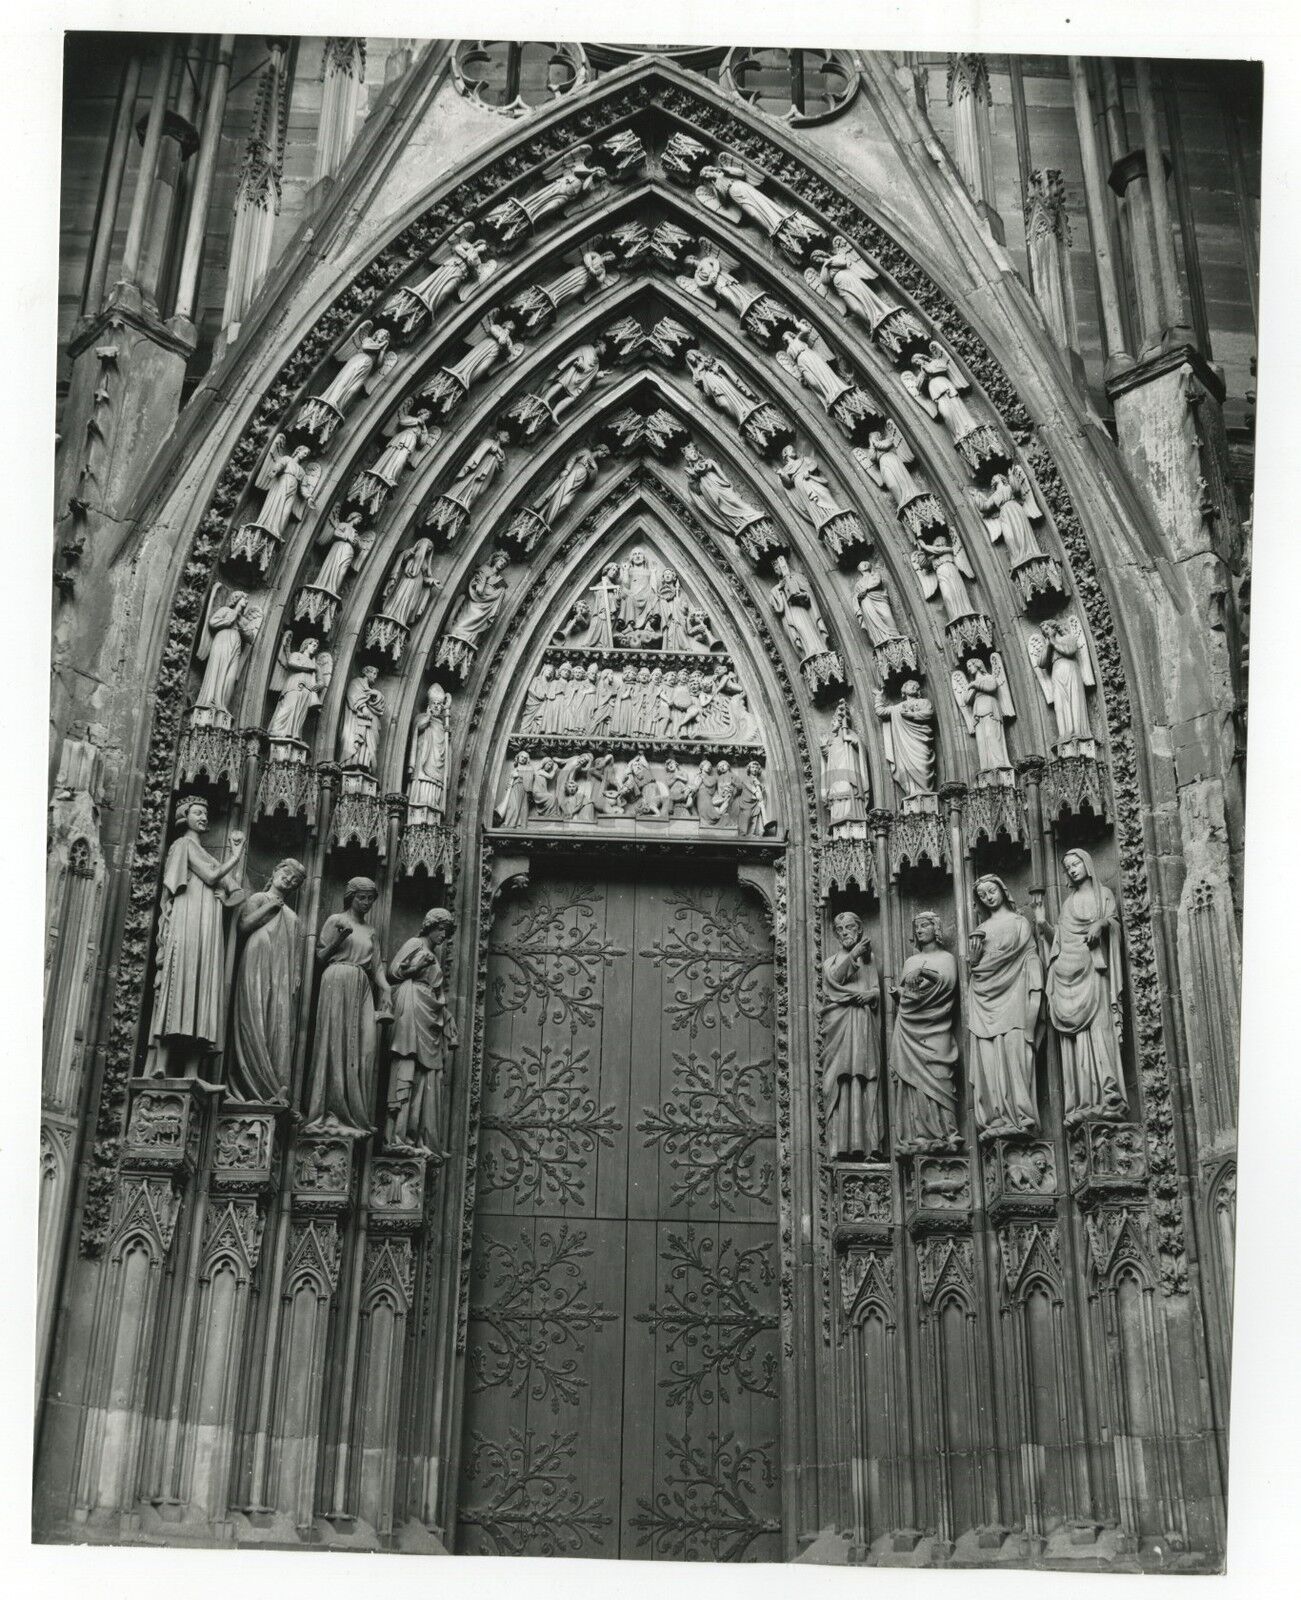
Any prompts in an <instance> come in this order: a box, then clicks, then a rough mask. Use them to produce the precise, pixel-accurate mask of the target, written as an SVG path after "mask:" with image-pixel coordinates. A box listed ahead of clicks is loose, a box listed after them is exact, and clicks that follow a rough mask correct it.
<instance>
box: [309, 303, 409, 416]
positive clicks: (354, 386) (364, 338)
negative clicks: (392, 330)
mask: <svg viewBox="0 0 1301 1600" xmlns="http://www.w3.org/2000/svg"><path fill="white" fill-rule="evenodd" d="M334 359H335V360H336V361H340V362H342V363H343V365H342V367H341V368H340V370H339V373H338V376H337V377H336V378H335V379H334V381H333V383H331V384H330V386H329V388H328V389H326V391H325V392H324V394H321V395H319V396H317V398H318V399H320V400H323V401H324V402H325V404H326V405H327V406H333V407H334V409H335V410H336V411H337V412H339V414H340V415H342V414H343V413H344V412H345V411H347V409H348V407H349V406H350V405H351V404H352V402H353V401H354V400H355V399H356V398H357V396H358V395H359V394H360V393H361V391H362V390H363V389H364V390H365V391H366V393H367V394H373V393H374V392H375V390H376V389H377V388H378V387H379V385H380V383H381V381H382V380H383V379H384V378H386V377H387V376H388V374H389V373H390V372H392V370H393V368H394V367H395V366H396V365H397V360H398V358H397V352H396V351H395V350H390V349H389V331H388V329H387V328H376V327H375V324H374V323H373V322H371V321H369V320H367V321H365V322H363V323H362V324H361V325H360V326H359V327H358V328H357V331H356V332H355V333H354V334H353V335H352V337H351V338H350V339H345V340H344V342H343V344H341V345H340V346H339V348H338V349H337V350H336V351H335V352H334Z"/></svg>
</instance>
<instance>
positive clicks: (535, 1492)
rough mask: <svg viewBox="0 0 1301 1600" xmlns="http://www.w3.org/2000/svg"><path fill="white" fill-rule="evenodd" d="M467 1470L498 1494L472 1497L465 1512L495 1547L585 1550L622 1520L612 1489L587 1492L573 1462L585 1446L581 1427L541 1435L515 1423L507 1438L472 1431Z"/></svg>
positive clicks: (466, 1524) (515, 1551)
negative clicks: (612, 1511)
mask: <svg viewBox="0 0 1301 1600" xmlns="http://www.w3.org/2000/svg"><path fill="white" fill-rule="evenodd" d="M472 1440H473V1443H472V1447H471V1450H470V1453H469V1455H468V1456H467V1458H466V1462H465V1468H464V1472H465V1477H466V1480H467V1481H468V1482H470V1483H473V1484H476V1485H478V1486H480V1487H482V1489H483V1490H484V1491H485V1492H486V1493H487V1494H488V1495H489V1496H490V1498H489V1499H487V1500H486V1501H485V1502H482V1503H480V1504H478V1505H464V1506H462V1507H461V1509H460V1512H459V1513H458V1518H457V1520H458V1521H459V1522H460V1524H461V1526H462V1527H463V1528H469V1529H477V1530H478V1531H479V1533H480V1535H481V1536H482V1537H483V1539H484V1540H485V1542H486V1543H487V1545H488V1546H489V1548H490V1550H491V1553H492V1554H494V1555H508V1556H522V1555H542V1556H570V1555H579V1554H581V1553H582V1551H583V1546H584V1544H586V1543H589V1542H590V1543H593V1544H597V1543H599V1542H600V1539H601V1534H602V1530H604V1529H605V1528H608V1527H609V1526H610V1524H611V1522H612V1521H613V1520H614V1519H613V1518H612V1517H611V1516H610V1515H609V1514H608V1512H606V1510H605V1497H604V1496H603V1495H597V1496H594V1497H592V1498H590V1499H586V1498H584V1496H583V1495H582V1493H581V1492H580V1491H579V1490H578V1489H577V1488H576V1487H575V1485H576V1482H577V1478H576V1475H575V1474H574V1473H573V1472H571V1471H569V1470H568V1465H567V1464H568V1463H569V1462H572V1461H573V1460H574V1457H575V1456H576V1455H577V1452H578V1434H577V1433H576V1432H575V1433H559V1432H557V1433H553V1434H552V1435H551V1436H550V1437H549V1438H538V1437H537V1436H536V1435H535V1434H534V1433H533V1432H532V1431H531V1430H530V1429H527V1428H524V1429H520V1428H511V1429H510V1430H509V1433H508V1434H507V1438H506V1442H505V1443H504V1444H501V1443H498V1442H497V1441H496V1440H494V1439H485V1438H484V1437H483V1436H482V1435H481V1434H477V1433H476V1434H474V1435H472Z"/></svg>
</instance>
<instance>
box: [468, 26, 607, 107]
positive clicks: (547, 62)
mask: <svg viewBox="0 0 1301 1600" xmlns="http://www.w3.org/2000/svg"><path fill="white" fill-rule="evenodd" d="M452 75H453V78H454V80H455V82H456V86H457V88H458V89H459V90H460V91H461V93H462V94H463V95H465V96H466V98H467V99H470V100H474V101H476V102H477V103H478V104H479V105H481V106H486V107H487V108H488V109H489V110H490V111H500V112H501V113H502V114H503V115H505V116H513V117H517V116H523V115H524V114H525V113H526V112H528V111H532V110H534V109H536V108H537V107H539V106H545V105H550V104H551V102H552V101H553V100H558V99H559V98H560V97H561V96H562V95H566V94H568V93H569V92H570V91H571V90H572V89H576V88H578V87H579V85H580V84H583V83H585V82H586V81H587V78H588V64H587V56H586V53H585V52H584V50H583V47H582V45H579V44H562V43H557V42H554V41H550V40H532V39H530V40H516V39H460V40H458V41H457V44H456V47H455V49H454V51H453V53H452Z"/></svg>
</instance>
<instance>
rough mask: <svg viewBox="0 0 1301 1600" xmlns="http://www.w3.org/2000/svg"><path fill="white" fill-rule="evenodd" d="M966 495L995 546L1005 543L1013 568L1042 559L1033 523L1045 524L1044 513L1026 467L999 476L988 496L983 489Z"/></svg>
mask: <svg viewBox="0 0 1301 1600" xmlns="http://www.w3.org/2000/svg"><path fill="white" fill-rule="evenodd" d="M967 493H968V495H969V496H970V498H971V503H972V505H973V506H975V508H976V510H977V511H979V512H980V514H981V516H982V517H984V519H985V526H986V527H987V528H988V529H989V537H990V539H991V540H992V541H993V543H995V544H997V543H998V541H999V540H1000V539H1003V540H1005V541H1006V543H1007V554H1008V559H1009V560H1010V561H1011V563H1012V565H1013V566H1014V567H1019V566H1020V565H1021V564H1022V562H1024V561H1041V560H1042V559H1043V551H1042V550H1041V549H1040V548H1039V541H1038V539H1036V538H1035V532H1034V527H1033V524H1034V523H1036V522H1042V521H1043V512H1042V511H1041V510H1040V508H1039V502H1038V501H1037V500H1036V499H1035V497H1034V491H1033V490H1032V489H1031V487H1030V480H1029V478H1028V477H1027V476H1026V473H1025V468H1024V467H1021V466H1014V467H1012V469H1011V470H1010V471H1009V472H1000V473H999V474H998V476H997V477H995V478H994V479H993V481H992V482H991V483H990V486H989V490H988V492H987V493H986V492H982V491H981V490H980V489H968V490H967Z"/></svg>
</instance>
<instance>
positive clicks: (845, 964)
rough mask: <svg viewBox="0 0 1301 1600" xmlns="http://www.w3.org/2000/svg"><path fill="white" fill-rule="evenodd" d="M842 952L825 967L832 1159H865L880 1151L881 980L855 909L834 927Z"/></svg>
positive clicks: (825, 1093)
mask: <svg viewBox="0 0 1301 1600" xmlns="http://www.w3.org/2000/svg"><path fill="white" fill-rule="evenodd" d="M832 926H833V927H834V929H835V934H836V938H837V939H838V940H839V942H840V949H839V950H836V951H833V953H832V954H831V955H829V956H828V957H827V959H826V960H825V961H824V962H823V963H822V987H823V994H824V996H825V999H824V1001H823V1004H822V1029H823V1032H822V1103H823V1108H824V1113H825V1116H826V1124H827V1157H828V1159H829V1160H831V1161H865V1160H867V1158H868V1157H869V1156H872V1155H875V1154H876V1153H877V1151H878V1150H879V1149H880V1147H881V1143H882V1138H883V1134H884V1130H883V1128H882V1126H881V1107H880V1098H881V1044H880V1039H879V1037H878V1034H879V1028H880V1007H881V980H880V977H879V975H878V973H877V969H876V963H875V962H874V961H873V960H872V941H871V939H870V938H867V937H866V936H864V934H863V924H862V921H861V919H860V918H859V917H857V916H855V914H854V913H853V912H852V911H842V912H841V913H840V915H839V916H838V917H837V918H836V919H835V922H834V923H833V925H832Z"/></svg>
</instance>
